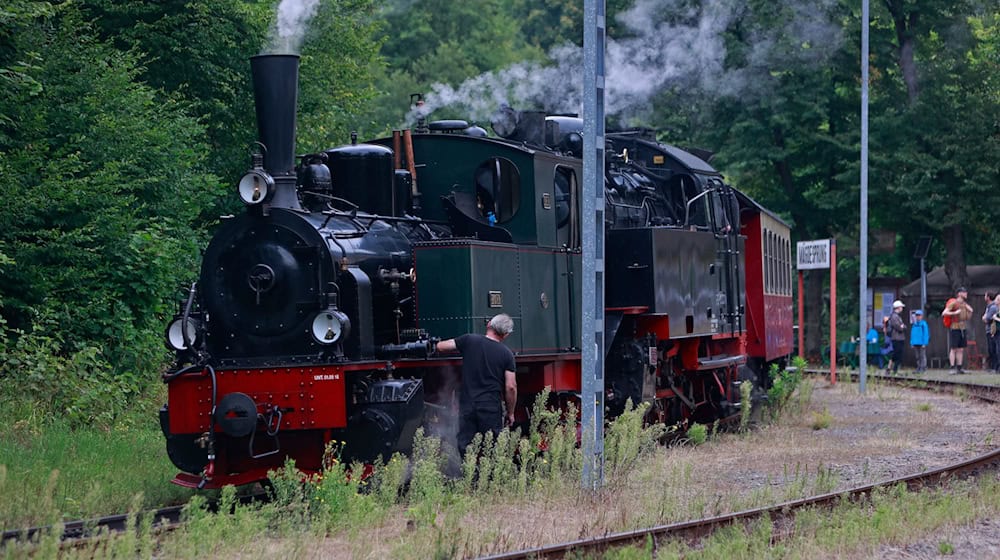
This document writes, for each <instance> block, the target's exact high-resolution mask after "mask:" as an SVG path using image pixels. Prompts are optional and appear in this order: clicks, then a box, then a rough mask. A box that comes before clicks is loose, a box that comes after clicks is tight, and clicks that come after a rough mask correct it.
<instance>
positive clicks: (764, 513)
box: [480, 370, 1000, 560]
mask: <svg viewBox="0 0 1000 560" xmlns="http://www.w3.org/2000/svg"><path fill="white" fill-rule="evenodd" d="M806 373H808V374H815V375H817V376H821V375H829V370H806ZM846 375H850V376H851V379H852V381H857V379H858V377H859V374H858V373H857V372H838V377H839V378H840V379H843V378H844V376H846ZM868 377H869V379H875V380H877V381H878V382H880V383H889V384H893V385H900V386H904V387H913V388H921V389H930V390H934V391H938V392H946V393H951V394H961V395H964V396H968V397H970V398H975V399H979V400H983V401H986V402H990V403H1000V385H981V384H974V383H969V382H967V381H963V380H961V378H956V379H955V380H951V379H935V378H927V377H915V376H886V375H882V374H869V375H868ZM995 470H1000V450H996V451H993V452H990V453H987V454H985V455H981V456H979V457H975V458H973V459H969V460H966V461H963V462H961V463H957V464H954V465H949V466H946V467H942V468H938V469H934V470H930V471H926V472H923V473H918V474H915V475H909V476H904V477H899V478H892V479H887V480H883V481H881V482H876V483H873V484H868V485H864V486H858V487H856V488H852V489H849V490H843V491H839V492H831V493H829V494H823V495H820V496H813V497H810V498H803V499H801V500H794V501H789V502H784V503H780V504H776V505H772V506H767V507H763V508H758V509H752V510H746V511H741V512H736V513H731V514H727V515H720V516H715V517H709V518H705V519H698V520H694V521H684V522H680V523H672V524H669V525H660V526H656V527H649V528H645V529H636V530H633V531H624V532H619V533H611V534H607V535H601V536H595V537H591V538H585V539H578V540H574V541H568V542H564V543H559V544H553V545H549V546H543V547H537V548H531V549H525V550H520V551H516V552H507V553H503V554H496V555H491V556H484V557H482V558H481V559H480V560H518V559H539V558H564V557H567V556H572V557H577V556H581V555H587V554H595V553H601V552H604V551H607V550H610V549H613V548H618V547H624V546H634V545H642V544H644V543H646V541H647V539H653V540H654V542H656V541H658V540H664V539H683V540H688V541H693V540H697V539H702V538H704V537H706V536H708V535H710V534H712V533H713V532H714V531H715V530H717V529H719V528H722V527H727V526H731V525H735V524H737V523H739V524H744V525H745V524H748V523H750V522H753V521H757V520H759V519H764V518H767V519H769V520H770V522H771V524H772V526H773V527H774V528H775V531H774V534H775V535H779V537H778V538H780V536H781V535H785V534H787V533H788V530H786V529H783V528H785V527H792V526H794V523H791V522H790V521H792V520H793V519H794V516H795V514H796V512H797V511H799V510H802V509H806V508H816V507H820V508H822V507H831V506H833V505H835V504H837V503H839V502H840V501H842V500H849V501H860V500H863V499H864V498H865V497H866V496H870V495H871V493H872V492H873V491H875V490H877V489H880V488H890V487H894V486H896V485H898V484H905V485H906V486H907V488H909V489H919V488H927V487H932V486H935V485H938V484H940V483H942V482H944V481H947V480H950V479H954V478H957V477H961V476H969V475H976V474H978V473H980V472H986V471H990V472H992V471H995Z"/></svg>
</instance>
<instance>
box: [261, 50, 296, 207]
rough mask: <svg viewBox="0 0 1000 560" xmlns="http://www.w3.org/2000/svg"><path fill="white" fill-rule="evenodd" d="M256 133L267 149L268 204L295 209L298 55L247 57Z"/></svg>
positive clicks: (265, 164)
mask: <svg viewBox="0 0 1000 560" xmlns="http://www.w3.org/2000/svg"><path fill="white" fill-rule="evenodd" d="M250 71H251V74H252V75H253V95H254V101H255V103H256V107H257V134H258V138H259V140H260V142H261V143H262V144H264V146H265V147H266V148H267V151H266V152H265V154H264V169H265V170H266V171H267V172H268V173H269V174H270V175H271V176H272V177H274V180H275V186H276V192H275V195H274V199H273V200H272V206H277V207H285V208H299V201H298V196H297V195H296V194H295V113H296V112H295V108H296V103H297V101H298V91H299V57H298V55H294V54H267V55H259V56H254V57H251V58H250Z"/></svg>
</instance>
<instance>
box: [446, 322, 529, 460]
mask: <svg viewBox="0 0 1000 560" xmlns="http://www.w3.org/2000/svg"><path fill="white" fill-rule="evenodd" d="M513 331H514V321H513V320H512V319H511V318H510V317H509V316H508V315H506V314H503V313H501V314H500V315H497V316H495V317H493V318H492V319H490V322H489V323H488V324H487V325H486V336H483V335H481V334H463V335H462V336H460V337H458V338H452V339H449V340H442V341H441V342H438V343H437V351H438V352H454V351H456V350H457V351H458V352H460V353H461V354H462V389H461V391H459V398H458V409H459V428H458V442H457V443H458V450H459V451H460V452H461V453H462V456H463V457H464V456H465V448H466V447H468V446H469V443H471V442H472V438H473V437H474V436H475V435H476V434H477V433H484V432H487V431H490V432H493V435H494V436H496V435H497V434H499V433H500V430H502V429H503V427H504V426H505V425H506V426H511V425H513V424H514V405H515V404H517V379H516V377H515V371H516V366H515V365H514V353H513V352H511V350H510V348H508V347H507V346H505V345H504V344H503V341H504V339H505V338H507V337H508V336H510V333H511V332H513ZM501 397H502V400H503V402H505V403H506V405H507V414H506V418H505V417H504V411H503V407H502V406H501Z"/></svg>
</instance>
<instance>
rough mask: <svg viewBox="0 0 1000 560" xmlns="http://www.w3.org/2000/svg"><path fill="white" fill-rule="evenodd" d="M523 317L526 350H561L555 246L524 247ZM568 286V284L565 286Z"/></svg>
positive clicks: (522, 262)
mask: <svg viewBox="0 0 1000 560" xmlns="http://www.w3.org/2000/svg"><path fill="white" fill-rule="evenodd" d="M520 256H521V302H522V307H521V319H522V322H523V323H524V327H523V329H522V330H523V331H524V340H525V341H527V342H526V344H527V346H526V347H525V349H524V351H525V352H527V353H541V352H552V351H556V350H559V349H560V348H561V345H560V344H559V306H558V300H557V298H558V296H557V292H558V290H559V286H558V283H557V273H556V268H555V266H554V265H555V262H554V260H555V258H556V256H557V252H556V251H554V250H543V249H528V248H525V249H523V250H522V251H521V254H520ZM563 288H564V289H565V287H563Z"/></svg>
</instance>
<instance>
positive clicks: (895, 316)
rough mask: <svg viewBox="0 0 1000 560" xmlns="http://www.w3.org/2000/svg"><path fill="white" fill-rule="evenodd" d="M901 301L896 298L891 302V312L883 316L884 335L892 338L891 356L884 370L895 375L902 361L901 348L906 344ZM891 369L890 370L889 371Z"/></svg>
mask: <svg viewBox="0 0 1000 560" xmlns="http://www.w3.org/2000/svg"><path fill="white" fill-rule="evenodd" d="M904 307H906V306H905V305H903V302H901V301H899V300H898V299H897V300H896V301H894V302H892V314H891V315H889V316H888V317H886V318H885V337H886V338H888V339H890V340H892V357H891V358H890V359H889V365H887V366H886V368H885V372H886V373H887V374H889V373H891V374H892V375H896V374H897V373H899V364H900V362H902V361H903V349H904V348H905V344H906V323H904V322H903V308H904ZM890 370H891V371H890Z"/></svg>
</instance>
